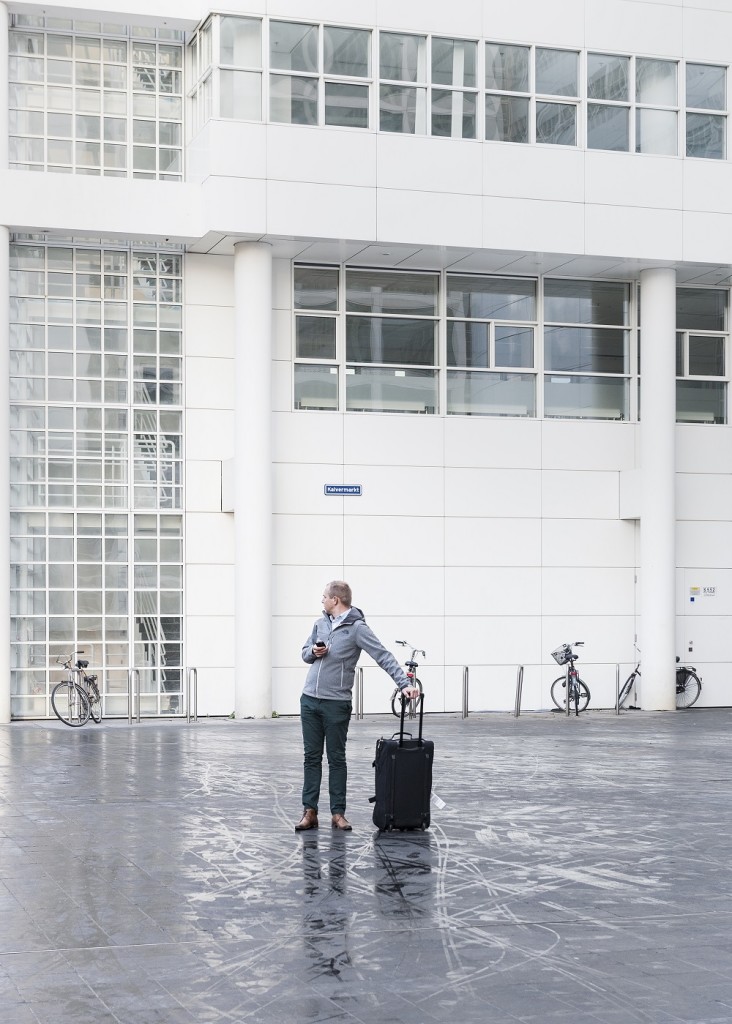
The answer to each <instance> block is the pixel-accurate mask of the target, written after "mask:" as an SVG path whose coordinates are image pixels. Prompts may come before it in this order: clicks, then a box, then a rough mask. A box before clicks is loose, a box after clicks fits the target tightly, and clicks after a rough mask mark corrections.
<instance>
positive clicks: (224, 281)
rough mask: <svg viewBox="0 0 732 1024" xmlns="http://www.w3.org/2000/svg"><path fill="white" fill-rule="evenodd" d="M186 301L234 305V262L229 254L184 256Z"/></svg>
mask: <svg viewBox="0 0 732 1024" xmlns="http://www.w3.org/2000/svg"><path fill="white" fill-rule="evenodd" d="M184 262H185V265H184V274H185V284H186V303H189V304H190V305H192V306H196V305H200V306H233V305H234V264H233V262H232V260H231V258H230V257H229V256H203V255H201V254H200V253H192V252H189V253H187V254H186V256H185V261H184Z"/></svg>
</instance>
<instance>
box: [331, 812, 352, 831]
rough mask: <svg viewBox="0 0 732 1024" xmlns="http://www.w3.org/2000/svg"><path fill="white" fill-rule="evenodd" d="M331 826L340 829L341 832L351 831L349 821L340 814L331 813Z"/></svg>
mask: <svg viewBox="0 0 732 1024" xmlns="http://www.w3.org/2000/svg"><path fill="white" fill-rule="evenodd" d="M333 828H337V829H340V831H341V832H352V831H353V829H352V828H351V823H350V822H349V821H347V820H346V818H345V817H344V816H343V815H342V814H334V815H333Z"/></svg>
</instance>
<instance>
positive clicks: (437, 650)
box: [354, 570, 445, 683]
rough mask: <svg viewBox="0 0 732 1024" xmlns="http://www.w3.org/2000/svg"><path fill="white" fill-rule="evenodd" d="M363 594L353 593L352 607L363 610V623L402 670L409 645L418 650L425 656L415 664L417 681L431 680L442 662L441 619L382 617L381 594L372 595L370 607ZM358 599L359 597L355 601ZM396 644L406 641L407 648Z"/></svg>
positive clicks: (418, 656) (432, 617) (398, 616)
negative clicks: (372, 600)
mask: <svg viewBox="0 0 732 1024" xmlns="http://www.w3.org/2000/svg"><path fill="white" fill-rule="evenodd" d="M357 571H360V570H357ZM365 594H366V592H365V591H364V590H363V589H362V588H361V587H360V586H359V587H358V591H357V592H356V590H354V603H355V604H356V605H358V607H360V608H361V609H362V611H363V613H364V615H365V616H366V621H367V622H368V624H369V626H370V627H371V629H373V631H374V633H376V635H377V636H378V637H379V639H380V640H381V642H382V643H383V645H384V647H386V649H387V650H388V651H390V652H391V653H392V654H393V655H394V657H395V658H396V660H397V661H398V662H399V664H400V665H402V666H403V665H404V662H405V661H406V660H407V658H408V657H409V655H410V654H411V653H412V645H414V646H415V647H419V648H421V649H422V650H424V652H425V653H424V655H422V654H421V653H420V654H418V655H417V658H416V660H417V662H418V664H419V668H418V669H417V677H418V678H419V679H420V680H421V681H422V682H423V683H424V682H425V680H426V678H427V677H428V676H430V678H432V679H434V673H435V672H441V671H442V669H443V665H444V661H445V645H444V622H445V620H444V619H443V618H442V616H441V615H440V616H429V615H425V616H417V615H412V614H407V615H388V614H387V615H385V614H384V613H383V595H382V594H381V593H379V594H378V595H374V602H373V603H372V602H367V601H366V598H365V597H364V595H365ZM359 595H360V596H359ZM367 596H368V595H367V594H366V597H367ZM357 597H359V599H358V600H357ZM361 598H363V600H361ZM397 640H406V642H407V644H408V645H409V647H403V646H401V645H400V644H398V643H397ZM367 663H368V664H373V662H372V661H371V659H370V658H367V656H366V655H364V657H363V664H364V665H366V664H367Z"/></svg>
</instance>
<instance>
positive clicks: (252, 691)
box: [234, 242, 272, 718]
mask: <svg viewBox="0 0 732 1024" xmlns="http://www.w3.org/2000/svg"><path fill="white" fill-rule="evenodd" d="M234 287H235V304H236V308H235V341H236V358H235V365H236V370H235V374H236V438H235V461H234V471H235V477H236V479H235V486H234V531H235V544H236V569H235V586H236V604H235V612H234V615H235V629H236V641H235V654H236V663H235V669H234V671H235V699H234V713H235V715H236V717H237V718H252V717H253V718H262V717H267V718H268V717H270V716H271V714H272V395H271V392H272V387H271V380H272V250H271V248H270V246H268V245H265V244H263V243H261V242H240V243H239V244H237V245H235V246H234Z"/></svg>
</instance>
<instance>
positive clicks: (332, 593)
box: [325, 580, 353, 608]
mask: <svg viewBox="0 0 732 1024" xmlns="http://www.w3.org/2000/svg"><path fill="white" fill-rule="evenodd" d="M325 592H326V594H327V595H328V597H337V598H338V600H339V601H340V602H341V604H345V605H346V607H348V608H350V607H351V601H352V599H353V594H352V592H351V588H350V587H349V586H348V584H347V583H346V581H345V580H332V581H331V582H330V583H329V584H328V586H327V587H326V588H325Z"/></svg>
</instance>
